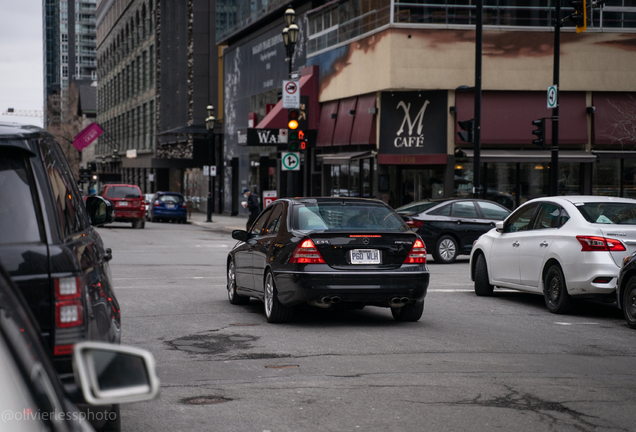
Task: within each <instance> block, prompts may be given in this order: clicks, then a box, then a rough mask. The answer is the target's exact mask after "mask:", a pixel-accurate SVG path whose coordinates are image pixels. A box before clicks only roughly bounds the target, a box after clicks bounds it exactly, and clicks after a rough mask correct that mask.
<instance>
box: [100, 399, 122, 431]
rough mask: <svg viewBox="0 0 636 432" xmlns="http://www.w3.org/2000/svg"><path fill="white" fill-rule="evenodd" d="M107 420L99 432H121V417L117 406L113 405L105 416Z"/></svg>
mask: <svg viewBox="0 0 636 432" xmlns="http://www.w3.org/2000/svg"><path fill="white" fill-rule="evenodd" d="M107 418H108V420H107V421H106V423H105V424H104V426H103V427H102V429H101V432H121V415H120V413H119V405H113V408H112V409H111V410H110V412H109V413H108V416H107Z"/></svg>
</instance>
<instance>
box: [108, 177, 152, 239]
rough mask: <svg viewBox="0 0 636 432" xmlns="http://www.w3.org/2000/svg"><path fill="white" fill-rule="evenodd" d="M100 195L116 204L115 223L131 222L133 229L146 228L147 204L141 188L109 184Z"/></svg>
mask: <svg viewBox="0 0 636 432" xmlns="http://www.w3.org/2000/svg"><path fill="white" fill-rule="evenodd" d="M100 195H101V196H103V197H104V198H107V199H108V200H109V201H112V202H113V204H115V222H131V223H132V226H133V228H144V227H145V226H146V204H145V203H144V200H143V198H142V195H141V189H139V186H136V185H130V184H107V185H105V186H104V189H103V190H102V192H101V193H100Z"/></svg>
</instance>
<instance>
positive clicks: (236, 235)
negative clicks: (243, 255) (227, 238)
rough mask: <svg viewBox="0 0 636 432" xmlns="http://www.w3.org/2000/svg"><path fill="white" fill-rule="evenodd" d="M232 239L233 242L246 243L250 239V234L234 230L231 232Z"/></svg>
mask: <svg viewBox="0 0 636 432" xmlns="http://www.w3.org/2000/svg"><path fill="white" fill-rule="evenodd" d="M232 238H233V239H234V240H239V241H242V242H244V241H248V240H249V238H250V234H249V233H248V232H247V231H243V230H234V231H232Z"/></svg>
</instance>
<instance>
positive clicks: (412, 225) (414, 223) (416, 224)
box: [406, 219, 424, 228]
mask: <svg viewBox="0 0 636 432" xmlns="http://www.w3.org/2000/svg"><path fill="white" fill-rule="evenodd" d="M406 224H407V225H408V226H409V227H410V228H422V225H424V221H416V220H412V219H411V220H407V221H406Z"/></svg>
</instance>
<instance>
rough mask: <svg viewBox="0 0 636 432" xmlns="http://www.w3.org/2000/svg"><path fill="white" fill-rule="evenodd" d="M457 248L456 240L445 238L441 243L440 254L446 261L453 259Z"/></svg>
mask: <svg viewBox="0 0 636 432" xmlns="http://www.w3.org/2000/svg"><path fill="white" fill-rule="evenodd" d="M456 253H457V249H456V248H455V242H454V241H452V240H451V239H448V238H447V239H444V240H442V241H441V242H440V244H439V254H440V255H441V256H442V258H443V259H444V260H445V261H448V260H451V259H453V257H454V256H455V254H456Z"/></svg>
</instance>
